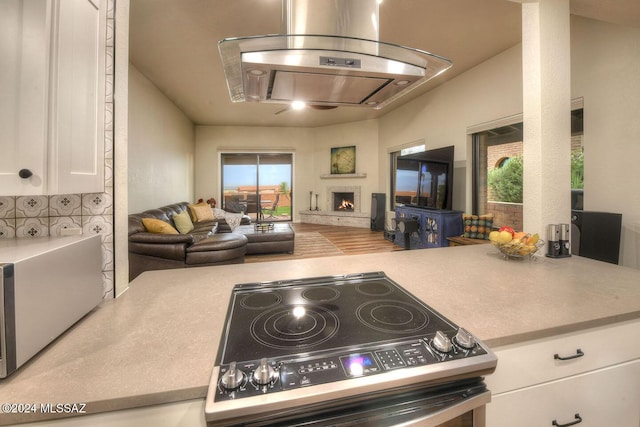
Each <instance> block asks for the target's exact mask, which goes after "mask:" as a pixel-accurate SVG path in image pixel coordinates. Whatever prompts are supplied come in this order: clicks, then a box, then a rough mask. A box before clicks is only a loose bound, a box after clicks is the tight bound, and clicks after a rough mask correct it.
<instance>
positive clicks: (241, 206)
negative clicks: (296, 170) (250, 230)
mask: <svg viewBox="0 0 640 427" xmlns="http://www.w3.org/2000/svg"><path fill="white" fill-rule="evenodd" d="M221 163H222V164H221V170H222V182H221V186H222V188H221V194H222V195H223V205H222V206H223V209H225V210H227V211H230V212H243V213H246V214H247V215H249V216H251V219H252V220H253V221H291V220H292V211H291V206H292V197H293V196H292V191H291V189H292V182H293V177H292V173H293V155H292V154H290V153H223V154H222V155H221Z"/></svg>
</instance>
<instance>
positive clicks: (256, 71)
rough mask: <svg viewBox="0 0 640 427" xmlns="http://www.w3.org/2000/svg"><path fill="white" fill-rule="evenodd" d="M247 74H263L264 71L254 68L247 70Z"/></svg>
mask: <svg viewBox="0 0 640 427" xmlns="http://www.w3.org/2000/svg"><path fill="white" fill-rule="evenodd" d="M249 74H251V75H252V76H263V75H264V74H265V72H264V71H263V70H256V69H255V68H254V69H252V70H249Z"/></svg>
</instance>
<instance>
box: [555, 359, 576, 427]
mask: <svg viewBox="0 0 640 427" xmlns="http://www.w3.org/2000/svg"><path fill="white" fill-rule="evenodd" d="M582 356H584V352H583V351H582V350H580V349H577V350H576V354H574V355H572V356H566V357H563V356H560V355H559V354H558V353H556V354H554V355H553V358H554V359H556V360H571V359H577V358H578V357H582ZM569 425H571V424H569Z"/></svg>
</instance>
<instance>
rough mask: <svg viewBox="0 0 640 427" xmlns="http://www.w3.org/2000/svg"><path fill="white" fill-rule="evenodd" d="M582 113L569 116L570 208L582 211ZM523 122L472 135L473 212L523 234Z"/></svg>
mask: <svg viewBox="0 0 640 427" xmlns="http://www.w3.org/2000/svg"><path fill="white" fill-rule="evenodd" d="M582 134H583V110H582V109H581V108H580V109H576V110H574V111H572V112H571V188H572V194H571V207H572V209H582V196H583V189H582V187H583V178H584V154H583V147H582ZM522 140H523V125H522V122H520V123H514V124H509V125H505V126H500V127H497V128H494V129H490V130H486V131H481V132H477V133H474V134H473V135H472V146H473V200H472V203H473V206H472V209H473V212H474V214H476V215H485V214H489V213H492V214H493V216H494V220H493V223H494V224H495V225H498V226H501V225H509V226H511V227H513V228H515V229H516V230H522V225H523V224H522V190H523V183H522V169H523V158H522V154H523V144H522Z"/></svg>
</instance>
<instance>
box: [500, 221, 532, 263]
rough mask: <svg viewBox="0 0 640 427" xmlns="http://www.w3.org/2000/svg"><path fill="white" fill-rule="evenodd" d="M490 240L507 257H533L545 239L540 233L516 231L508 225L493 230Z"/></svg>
mask: <svg viewBox="0 0 640 427" xmlns="http://www.w3.org/2000/svg"><path fill="white" fill-rule="evenodd" d="M489 240H490V241H491V243H492V244H493V246H495V247H497V248H498V250H499V251H500V253H502V255H503V256H504V258H505V259H509V258H517V259H522V258H532V257H533V255H534V254H535V253H536V252H538V250H539V249H540V248H541V247H543V246H544V240H542V239H541V238H540V236H539V235H538V233H534V234H531V233H527V232H524V231H515V230H514V229H513V228H511V227H508V226H505V227H500V229H499V230H497V231H492V232H491V233H490V234H489Z"/></svg>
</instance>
